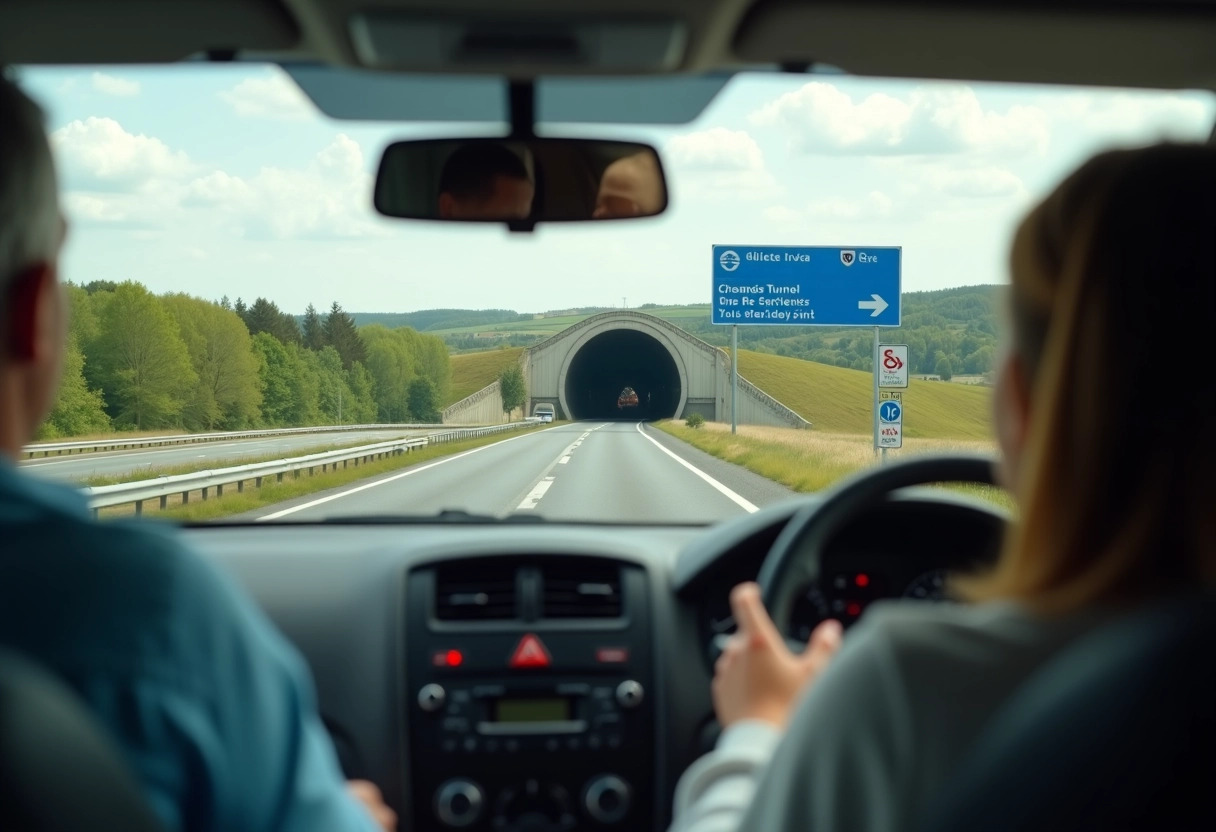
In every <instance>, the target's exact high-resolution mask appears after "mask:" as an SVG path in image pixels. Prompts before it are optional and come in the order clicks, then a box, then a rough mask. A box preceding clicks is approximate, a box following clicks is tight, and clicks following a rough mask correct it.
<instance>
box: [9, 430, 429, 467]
mask: <svg viewBox="0 0 1216 832" xmlns="http://www.w3.org/2000/svg"><path fill="white" fill-rule="evenodd" d="M442 427H446V426H445V425H442V424H399V425H328V426H322V425H319V426H316V427H308V428H266V429H262V430H243V431H219V432H215V433H183V434H176V435H171V436H138V437H133V438H130V439H98V440H91V441H84V442H40V443H38V444H36V445H26V446H25V447H24V448H22V449H21V452H22V453H23V454H25V455H26V458H27V459H32V458H34V457H36V456H38V455H39V454H41V455H42V456H50V455H51V454H55V455H56V456H60V455H62V454H64V453H68V454H71V453H76V452H79V453H88V452H90V451H94V452H95V451H114V450H120V449H126V448H147V447H157V446H162V445H190V444H194V443H195V442H218V441H220V440H224V439H237V440H239V439H257V438H258V437H261V436H288V435H292V434H301V433H350V432H352V431H372V430H427V429H428V428H442Z"/></svg>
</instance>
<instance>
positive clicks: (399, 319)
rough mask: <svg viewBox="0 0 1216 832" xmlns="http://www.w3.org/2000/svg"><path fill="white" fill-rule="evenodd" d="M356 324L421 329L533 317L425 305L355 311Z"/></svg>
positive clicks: (530, 317)
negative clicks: (414, 308)
mask: <svg viewBox="0 0 1216 832" xmlns="http://www.w3.org/2000/svg"><path fill="white" fill-rule="evenodd" d="M351 317H353V318H354V319H355V325H356V326H367V325H368V324H382V325H383V326H386V327H388V328H389V329H396V328H397V327H399V326H408V327H411V328H413V329H416V330H418V331H419V332H431V331H433V330H439V329H453V328H455V327H479V326H489V325H493V324H502V323H508V322H510V321H521V320H531V319H532V316H531V315H521V314H520V313H518V312H514V311H512V310H510V309H422V310H420V311H418V312H354V313H352V314H351Z"/></svg>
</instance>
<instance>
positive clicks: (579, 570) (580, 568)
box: [541, 562, 621, 618]
mask: <svg viewBox="0 0 1216 832" xmlns="http://www.w3.org/2000/svg"><path fill="white" fill-rule="evenodd" d="M541 580H542V581H543V582H544V583H543V596H542V602H541V604H542V606H541V608H542V613H541V614H542V615H543V616H544V617H545V618H619V617H620V615H621V570H620V567H618V566H615V565H612V564H605V565H599V564H592V565H588V564H587V563H585V562H584V563H570V564H549V565H547V566H545V567H543V568H542V569H541Z"/></svg>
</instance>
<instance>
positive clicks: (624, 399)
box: [616, 387, 638, 409]
mask: <svg viewBox="0 0 1216 832" xmlns="http://www.w3.org/2000/svg"><path fill="white" fill-rule="evenodd" d="M616 406H617V408H618V409H624V408H626V407H637V406H638V394H637V393H636V392H635V391H634V389H633V388H632V387H626V388H625V389H624V390H622V391H621V395H619V396H617V397H616Z"/></svg>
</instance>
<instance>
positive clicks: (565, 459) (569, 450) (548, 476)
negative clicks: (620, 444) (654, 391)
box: [515, 422, 608, 511]
mask: <svg viewBox="0 0 1216 832" xmlns="http://www.w3.org/2000/svg"><path fill="white" fill-rule="evenodd" d="M607 426H608V423H607V422H604V423H603V424H602V425H596V426H595V427H593V428H591V430H589V431H587V432H586V433H584V434H583V435H582V436H580V437H579V438H578V439H576V440H574V441H573V442H571V443H570V444H569V445H567V446H566V448H565V450H563V451H562V452H561V453H559V454H558V455H557V456H556V457H555V458H554V459H553V461H552V462H550V463H549V464H548V465H547V466H545V470H543V471H541V472H540V476H539V477H537V478H536V480H535V481H534V483H533V485H532V490H531V491H529V492H528V496H527V497H525V498H524V500H523V502H522V503H520V504H519V506H518V507H517V508H516V509H515V510H516V511H527V510H529V509H533V508H536V503H538V502H540V498H541V497H543V496H544V495H545V492H546V491H548V490H549V488H550V487H552V480H553V479H554V477H553V471H554V469H555V468H557V466H559V465H566V464H568V463H569V462H570V459H571V457H572V456H573V455H574V451H575V449H576V448H578V446H579V445H582V444H583V440H584V439H586V438H587V437H588V436H590V435H591V434H592V433H594V432H595V431H597V430H599V429H600V428H603V427H607ZM546 480H549V481H550V482H549V484H548V485H545V481H546ZM542 485H543V486H544V487H543V488H542V487H541V486H542ZM538 489H539V494H538V493H537V490H538ZM533 495H535V496H536V500H535V501H532V497H533Z"/></svg>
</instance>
